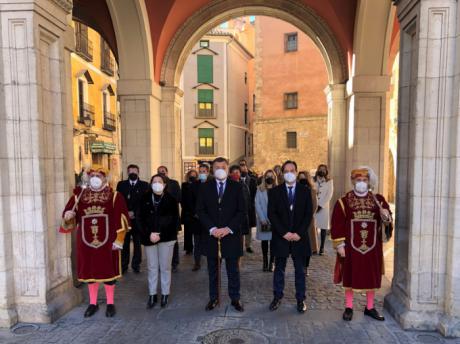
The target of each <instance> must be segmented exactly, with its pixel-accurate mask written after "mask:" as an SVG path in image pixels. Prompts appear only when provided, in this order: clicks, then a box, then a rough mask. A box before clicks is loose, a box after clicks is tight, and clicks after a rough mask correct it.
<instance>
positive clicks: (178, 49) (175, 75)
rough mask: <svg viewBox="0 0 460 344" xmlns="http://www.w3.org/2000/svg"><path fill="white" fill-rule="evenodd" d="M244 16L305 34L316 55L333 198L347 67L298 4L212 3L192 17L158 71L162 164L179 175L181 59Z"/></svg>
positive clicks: (341, 183) (339, 176)
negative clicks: (323, 78) (323, 84)
mask: <svg viewBox="0 0 460 344" xmlns="http://www.w3.org/2000/svg"><path fill="white" fill-rule="evenodd" d="M244 15H263V16H271V17H276V18H279V19H282V20H284V21H286V22H288V23H290V24H292V25H294V26H296V27H297V28H299V29H300V30H301V31H303V32H304V33H306V34H307V35H308V36H309V37H310V38H311V39H312V41H313V42H314V43H315V44H316V45H317V47H318V49H319V50H320V52H321V54H322V56H323V58H324V61H325V65H326V68H327V72H328V78H329V86H328V87H327V89H326V90H325V92H326V96H327V102H328V123H329V127H328V138H329V140H328V141H329V165H330V168H331V173H332V177H333V178H335V179H336V180H337V182H336V193H337V194H340V193H342V192H343V191H344V189H345V176H344V170H345V160H344V156H345V151H344V149H345V134H344V133H345V129H346V127H345V124H346V110H347V109H346V100H345V84H344V83H345V82H346V80H347V79H348V68H347V62H346V58H345V54H344V52H343V51H342V49H341V48H340V46H339V44H338V42H337V40H336V38H335V36H334V35H333V33H332V31H331V30H330V28H329V27H328V25H327V24H326V23H325V22H324V21H323V20H322V19H321V18H320V17H319V16H318V15H317V14H316V13H314V12H313V11H312V10H311V9H309V8H308V7H307V6H305V5H304V4H302V3H299V2H298V1H291V0H290V1H280V0H270V1H264V2H263V4H261V2H260V1H257V0H250V1H231V2H230V1H222V0H220V1H216V2H213V3H212V4H211V5H208V6H205V7H203V8H202V9H201V10H200V11H198V12H196V13H195V14H193V15H192V16H191V17H190V18H189V19H188V20H187V21H186V22H185V23H184V24H183V25H182V27H181V28H180V29H179V30H178V31H177V32H176V34H175V36H174V38H173V39H172V40H171V42H170V44H169V46H168V49H167V52H166V55H165V58H164V61H163V64H162V70H161V79H160V80H161V81H160V83H161V86H162V102H161V125H162V127H161V132H162V140H161V141H162V148H161V150H162V152H161V156H162V163H163V164H166V165H168V166H171V167H172V168H171V170H172V171H174V172H173V173H174V175H175V176H176V177H180V176H181V175H182V171H181V168H182V163H181V151H180V150H181V143H180V140H181V134H180V115H181V105H180V104H181V98H182V95H183V92H182V90H181V89H180V88H179V82H180V76H181V73H182V69H183V66H184V63H185V61H186V59H187V56H188V55H189V54H190V52H191V50H192V47H193V46H194V45H195V44H196V43H197V42H198V40H199V39H200V38H201V37H202V36H203V35H204V34H206V33H207V32H208V31H210V30H211V29H212V28H214V27H216V26H218V25H219V24H221V23H222V22H225V21H228V20H230V19H233V18H237V17H241V16H244Z"/></svg>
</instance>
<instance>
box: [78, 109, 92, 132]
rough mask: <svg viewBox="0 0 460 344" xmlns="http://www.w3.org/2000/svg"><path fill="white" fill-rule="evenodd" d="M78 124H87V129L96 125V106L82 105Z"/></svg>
mask: <svg viewBox="0 0 460 344" xmlns="http://www.w3.org/2000/svg"><path fill="white" fill-rule="evenodd" d="M78 122H79V123H83V124H85V125H86V126H87V127H91V126H92V125H94V106H93V105H91V104H88V103H83V104H80V113H79V116H78Z"/></svg>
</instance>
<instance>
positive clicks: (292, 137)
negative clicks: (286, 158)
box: [286, 131, 297, 148]
mask: <svg viewBox="0 0 460 344" xmlns="http://www.w3.org/2000/svg"><path fill="white" fill-rule="evenodd" d="M286 143H287V148H297V132H295V131H288V132H287V133H286Z"/></svg>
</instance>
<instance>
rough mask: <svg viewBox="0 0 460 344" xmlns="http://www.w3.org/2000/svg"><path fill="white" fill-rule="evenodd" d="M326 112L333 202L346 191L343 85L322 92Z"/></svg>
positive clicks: (344, 98)
mask: <svg viewBox="0 0 460 344" xmlns="http://www.w3.org/2000/svg"><path fill="white" fill-rule="evenodd" d="M324 93H326V99H327V112H328V119H327V123H328V128H327V136H328V141H329V144H328V155H329V156H328V165H329V175H330V176H331V178H332V179H333V180H334V196H333V200H336V199H338V198H339V197H341V196H342V195H343V194H344V193H345V192H346V189H347V186H348V184H347V176H348V174H347V173H346V170H345V168H346V137H347V131H346V130H347V127H346V123H347V101H346V97H345V85H344V84H336V85H329V86H328V87H326V89H325V90H324Z"/></svg>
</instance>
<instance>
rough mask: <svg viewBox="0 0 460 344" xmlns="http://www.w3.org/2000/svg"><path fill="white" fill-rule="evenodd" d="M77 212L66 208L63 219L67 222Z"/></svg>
mask: <svg viewBox="0 0 460 344" xmlns="http://www.w3.org/2000/svg"><path fill="white" fill-rule="evenodd" d="M76 215H77V214H76V213H75V212H74V211H72V210H67V211H66V212H65V213H64V220H66V221H67V222H69V221H70V220H72V219H73V218H74V217H75V216H76Z"/></svg>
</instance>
